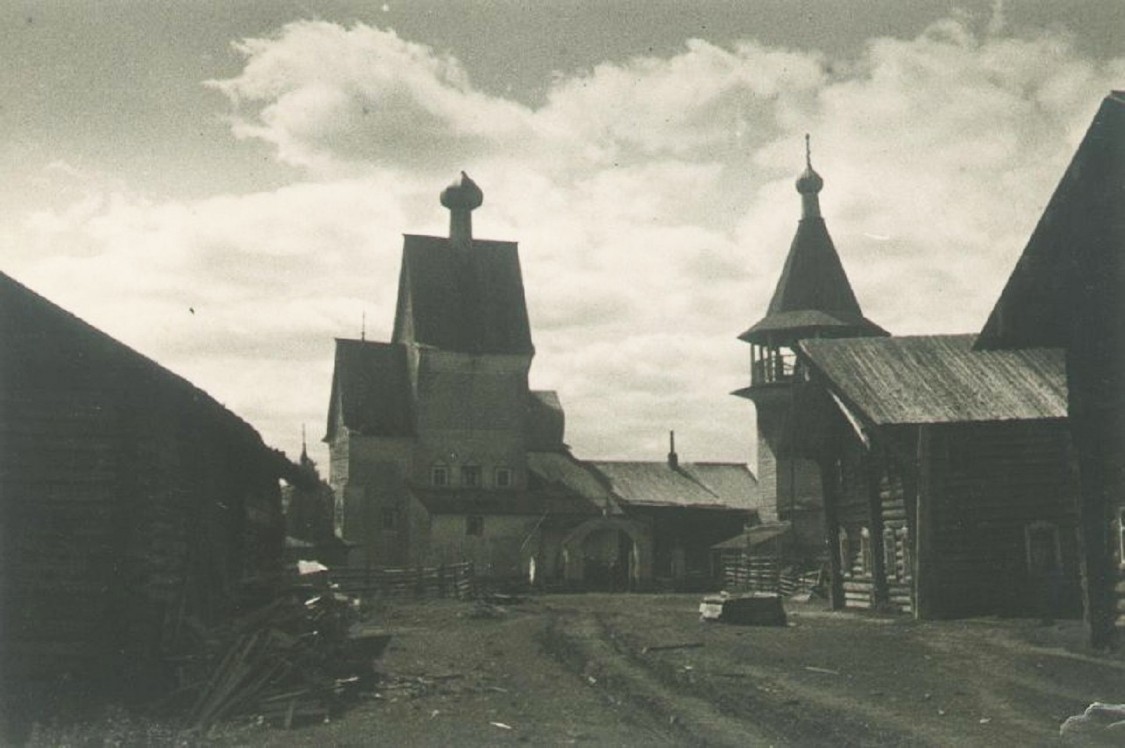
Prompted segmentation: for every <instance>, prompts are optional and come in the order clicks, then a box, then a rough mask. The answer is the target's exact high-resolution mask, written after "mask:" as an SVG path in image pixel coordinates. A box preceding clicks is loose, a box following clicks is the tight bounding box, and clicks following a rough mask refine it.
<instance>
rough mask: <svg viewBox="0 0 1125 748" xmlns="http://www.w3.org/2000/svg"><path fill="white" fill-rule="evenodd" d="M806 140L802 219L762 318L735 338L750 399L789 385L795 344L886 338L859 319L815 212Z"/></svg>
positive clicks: (816, 193) (815, 183)
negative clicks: (745, 360)
mask: <svg viewBox="0 0 1125 748" xmlns="http://www.w3.org/2000/svg"><path fill="white" fill-rule="evenodd" d="M810 152H811V149H810V146H809V136H808V135H806V136H805V170H804V172H802V173H801V175H800V176H799V177H797V182H796V187H797V192H798V193H799V194H800V195H801V219H800V221H798V223H797V233H796V235H795V236H794V237H793V243H792V244H791V245H790V247H789V255H788V256H787V257H786V259H785V266H784V267H783V268H782V271H781V277H780V278H779V279H778V282H777V288H776V289H775V290H774V293H773V297H772V298H771V299H770V304H769V308H768V309H767V311H766V316H765V317H763V318H762V319H761V320H759V321H758V322H757V323H756V324H754V325H753V326H752V327H751V328H750V329H748V330H747V331H746V332H744V333H742V335H740V336H739V339H740V340H744V341H746V342H747V343H749V344H750V345H751V369H750V370H751V377H750V387H749V388H747V389H743V390H739V391H738V392H736V393H735V394H737V395H741V396H745V397H749V396H750V394H751V391H752V390H754V389H755V388H757V387H760V386H764V385H775V384H785V383H788V382H790V381H792V379H793V377H794V375H795V371H794V361H795V348H796V345H797V342H798V341H800V340H802V339H804V338H821V337H837V338H843V337H865V336H871V335H886V334H887V332H886V331H885V330H883V328H881V327H879V326H878V325H876V324H875V323H874V322H872V321H871V320H869V319H867V318H866V317H864V316H863V312H862V311H861V310H860V308H859V302H858V301H857V300H856V297H855V293H854V292H853V291H852V286H851V283H849V282H848V276H847V274H846V273H845V272H844V266H843V264H842V263H841V262H840V256H839V255H838V254H837V253H836V247H835V246H834V245H833V243H832V237H830V236H829V235H828V228H827V226H826V225H825V223H824V218H823V217H822V216H821V214H820V191H821V190H822V189H823V188H824V180H823V179H822V178H821V176H820V175H819V174H817V173H816V171H815V170H814V169H813V168H812V158H811V155H810Z"/></svg>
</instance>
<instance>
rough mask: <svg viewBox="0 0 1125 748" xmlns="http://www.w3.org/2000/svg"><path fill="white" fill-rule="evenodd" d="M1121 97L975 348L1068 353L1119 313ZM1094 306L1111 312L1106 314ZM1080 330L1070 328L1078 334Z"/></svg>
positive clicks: (1103, 111) (1074, 165)
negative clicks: (1052, 348) (1080, 338)
mask: <svg viewBox="0 0 1125 748" xmlns="http://www.w3.org/2000/svg"><path fill="white" fill-rule="evenodd" d="M1123 206H1125V92H1123V91H1114V92H1112V93H1111V94H1110V95H1109V96H1107V97H1106V98H1105V99H1104V100H1103V101H1102V104H1101V107H1100V108H1099V109H1098V112H1097V114H1096V115H1095V116H1094V120H1093V122H1092V123H1091V124H1090V128H1089V130H1087V132H1086V136H1085V137H1084V138H1083V139H1082V142H1081V144H1079V146H1078V150H1077V151H1076V152H1075V154H1074V158H1073V159H1072V160H1071V162H1070V166H1069V167H1067V170H1066V172H1065V173H1064V174H1063V177H1062V179H1061V181H1060V182H1059V185H1058V187H1056V188H1055V192H1054V194H1053V195H1052V196H1051V199H1050V202H1048V204H1047V208H1046V209H1045V210H1044V211H1043V215H1042V217H1041V218H1040V219H1039V223H1038V224H1037V225H1036V227H1035V231H1034V232H1032V234H1031V238H1030V239H1029V240H1028V243H1027V246H1026V248H1025V249H1024V251H1023V255H1022V256H1021V257H1020V260H1019V262H1018V263H1017V265H1016V268H1015V270H1014V271H1013V272H1012V275H1011V277H1010V278H1009V279H1008V283H1007V285H1006V286H1005V288H1004V291H1003V292H1002V293H1001V295H1000V299H999V300H998V301H997V302H996V306H995V308H993V310H992V313H991V314H990V315H989V318H988V322H987V323H986V324H985V326H984V329H983V330H982V331H981V334H980V339H979V340H978V341H977V346H978V347H980V348H1020V347H1028V346H1059V347H1063V346H1067V345H1069V344H1070V343H1071V342H1072V340H1073V339H1074V337H1076V336H1077V335H1082V334H1086V335H1099V334H1102V332H1101V331H1096V330H1094V329H1092V328H1095V327H1097V326H1099V325H1100V324H1101V323H1103V322H1105V323H1108V324H1113V323H1114V322H1113V321H1110V320H1107V319H1105V318H1106V317H1110V316H1118V318H1120V317H1119V314H1120V311H1121V308H1122V307H1121V306H1120V305H1121V304H1125V301H1123V299H1122V296H1123V295H1122V293H1121V289H1122V287H1123V286H1125V253H1123V247H1125V220H1123V217H1125V207H1123ZM1098 304H1105V307H1104V308H1111V309H1113V308H1114V304H1117V305H1118V306H1116V313H1111V314H1109V315H1107V314H1105V313H1104V312H1100V311H1098V306H1097V305H1098ZM1076 327H1077V328H1083V329H1075V328H1076Z"/></svg>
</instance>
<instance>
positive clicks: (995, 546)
mask: <svg viewBox="0 0 1125 748" xmlns="http://www.w3.org/2000/svg"><path fill="white" fill-rule="evenodd" d="M975 340H976V336H974V335H936V336H917V337H891V338H866V339H850V340H806V341H803V342H802V343H801V345H800V364H799V366H800V367H803V368H804V372H803V374H802V378H803V379H805V380H806V381H807V387H808V389H807V391H806V393H805V395H806V396H805V398H804V401H805V404H806V405H807V406H808V408H809V409H810V410H811V409H813V408H816V409H818V410H819V411H820V412H819V415H818V416H817V418H816V422H817V424H818V425H817V426H816V429H815V430H816V431H817V432H818V436H817V438H816V439H810V444H809V446H810V449H811V450H813V451H814V453H815V454H816V459H817V461H818V463H819V464H820V466H821V476H822V481H823V488H824V496H825V514H826V539H827V541H828V545H829V548H830V549H831V550H832V552H831V553H830V558H829V560H830V569H831V581H832V599H833V604H834V607H844V606H850V607H862V608H868V607H872V606H881V607H885V606H894V607H896V608H898V609H899V610H902V611H912V612H913V613H914V614H915V615H917V616H918V617H920V618H950V617H963V616H973V615H982V614H1002V615H1039V616H1043V617H1055V616H1076V615H1077V614H1078V612H1079V610H1080V587H1079V568H1078V558H1079V554H1078V534H1077V528H1078V513H1077V510H1076V502H1075V499H1076V485H1075V481H1074V477H1073V471H1072V470H1071V466H1070V463H1069V460H1068V457H1069V447H1070V438H1069V432H1068V428H1067V423H1066V371H1065V367H1064V361H1063V356H1062V354H1061V352H1060V351H1058V350H1056V349H1038V348H1037V349H1025V350H1018V351H987V352H986V351H977V350H974V349H973V344H974V342H975Z"/></svg>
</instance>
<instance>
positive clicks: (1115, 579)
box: [977, 91, 1125, 647]
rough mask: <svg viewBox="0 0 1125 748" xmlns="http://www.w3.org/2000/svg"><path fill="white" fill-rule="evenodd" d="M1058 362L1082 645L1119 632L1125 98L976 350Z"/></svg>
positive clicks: (1123, 543) (1083, 152) (1063, 187)
mask: <svg viewBox="0 0 1125 748" xmlns="http://www.w3.org/2000/svg"><path fill="white" fill-rule="evenodd" d="M1043 346H1049V347H1054V348H1059V349H1062V350H1063V351H1065V357H1066V372H1067V384H1068V389H1069V393H1070V399H1069V402H1068V403H1067V411H1068V414H1069V420H1070V428H1071V432H1072V434H1073V438H1074V446H1075V457H1076V460H1075V461H1076V464H1077V468H1078V476H1079V483H1080V486H1081V493H1080V502H1079V506H1080V512H1081V518H1082V524H1081V527H1082V540H1083V543H1082V548H1083V555H1082V565H1083V568H1084V573H1085V576H1086V578H1085V580H1084V582H1085V585H1084V588H1085V590H1086V593H1087V594H1086V599H1085V604H1086V617H1087V621H1088V623H1089V625H1090V641H1091V644H1092V645H1094V646H1096V647H1108V646H1112V645H1113V644H1114V643H1115V642H1117V641H1119V640H1120V638H1121V636H1122V632H1123V631H1125V92H1122V91H1114V92H1112V93H1110V95H1109V96H1107V97H1106V98H1105V99H1104V100H1103V101H1102V103H1101V106H1100V107H1099V109H1098V111H1097V113H1096V114H1095V116H1094V119H1093V122H1092V123H1091V124H1090V127H1089V129H1088V130H1087V132H1086V135H1085V137H1084V138H1083V139H1082V142H1081V143H1080V144H1079V146H1078V150H1077V151H1076V152H1075V154H1074V158H1073V159H1072V160H1071V162H1070V165H1069V166H1068V167H1067V170H1066V172H1065V173H1064V174H1063V177H1062V179H1061V180H1060V182H1059V185H1058V187H1057V188H1056V189H1055V192H1054V194H1053V195H1052V196H1051V199H1050V201H1049V202H1048V204H1047V208H1046V209H1045V210H1044V211H1043V215H1042V217H1041V218H1040V219H1039V223H1038V224H1037V225H1036V227H1035V230H1034V231H1033V232H1032V234H1031V238H1030V239H1029V240H1028V243H1027V246H1026V248H1025V249H1024V251H1023V255H1022V256H1021V257H1020V260H1019V263H1018V264H1017V265H1016V267H1015V269H1014V270H1013V271H1012V275H1011V277H1010V278H1009V280H1008V284H1007V285H1006V286H1005V288H1004V291H1003V293H1002V294H1001V296H1000V298H999V300H998V301H997V302H996V306H995V307H994V308H993V310H992V314H991V315H990V316H989V318H988V323H987V324H986V325H985V328H984V330H983V331H982V332H981V335H980V339H979V340H978V341H977V347H978V348H981V349H988V350H1021V349H1026V348H1036V347H1043Z"/></svg>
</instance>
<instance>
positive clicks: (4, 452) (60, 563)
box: [0, 274, 293, 733]
mask: <svg viewBox="0 0 1125 748" xmlns="http://www.w3.org/2000/svg"><path fill="white" fill-rule="evenodd" d="M292 469H293V466H292V464H291V463H289V461H288V460H286V459H285V457H284V455H282V454H281V453H279V452H276V451H274V450H271V449H269V448H267V447H266V446H265V445H264V444H263V443H262V440H261V438H260V437H259V435H258V434H257V432H255V430H254V429H253V428H252V427H251V426H250V425H249V424H247V423H245V422H244V421H242V420H241V419H239V418H238V417H237V416H235V415H234V414H233V413H231V412H230V411H228V410H227V409H226V408H224V407H223V406H222V405H220V404H219V403H218V402H216V401H215V400H214V399H212V398H211V397H210V396H208V395H207V394H206V393H205V392H203V391H201V390H199V389H197V388H196V387H194V386H192V384H191V383H189V382H188V381H186V380H184V379H182V378H180V377H178V376H176V375H175V374H173V373H172V372H170V371H168V370H167V369H164V368H162V367H161V366H159V365H158V364H156V363H155V362H153V361H152V360H150V359H148V358H145V357H144V356H142V355H140V354H139V353H137V352H136V351H133V350H132V349H130V348H128V347H127V346H125V345H123V344H122V343H120V342H118V341H116V340H114V339H112V338H110V337H109V336H108V335H105V334H104V333H102V332H100V331H99V330H97V329H95V328H93V327H91V326H90V325H88V324H86V323H85V322H83V321H81V320H79V319H78V318H76V317H74V316H72V315H71V314H69V313H67V312H66V311H64V310H63V309H61V308H59V307H58V306H56V305H54V304H52V303H51V302H49V301H47V300H46V299H44V298H42V297H40V296H38V295H36V294H35V293H33V292H32V291H30V290H29V289H27V288H25V287H24V286H22V285H21V284H19V283H17V282H16V281H15V280H13V279H12V278H10V277H8V276H6V275H3V274H0V673H2V678H0V685H2V688H3V691H2V692H0V708H2V712H3V715H4V721H5V722H6V724H5V725H4V726H5V727H6V728H8V732H9V733H10V732H11V731H12V729H13V728H12V725H13V724H15V723H18V722H21V721H24V722H26V720H27V719H30V718H31V717H32V716H33V715H34V714H35V712H36V710H41V709H52V708H62V706H61V705H60V704H59V703H58V699H60V698H62V697H63V696H66V697H68V698H70V697H74V698H76V699H77V701H78V702H82V701H84V700H85V699H84V697H87V696H89V697H92V698H94V699H101V698H104V697H117V696H128V695H129V694H128V693H122V692H123V691H132V692H135V693H138V694H139V693H144V694H146V695H148V696H152V695H154V694H156V693H159V691H160V689H161V688H162V687H164V686H165V685H166V681H165V680H164V676H165V675H166V673H165V672H164V670H163V667H164V666H163V664H162V660H161V654H162V653H163V651H164V650H165V648H166V647H167V646H168V645H169V644H170V642H171V641H172V640H174V639H175V637H176V633H177V630H178V627H182V626H186V625H196V624H198V625H202V626H208V625H211V624H214V623H215V622H217V621H220V620H222V619H223V618H224V617H225V616H228V615H232V614H234V613H236V612H237V611H238V610H239V609H240V608H241V607H242V606H245V605H250V604H252V603H254V602H255V601H256V600H257V599H259V598H261V597H263V596H265V595H269V594H271V592H272V586H273V585H275V584H276V583H277V581H278V575H279V572H280V564H281V549H282V542H283V538H284V530H285V527H284V520H283V518H282V514H281V504H280V496H279V478H281V477H283V476H286V475H290V474H291V470H292ZM68 703H69V702H68ZM17 727H18V725H17Z"/></svg>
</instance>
